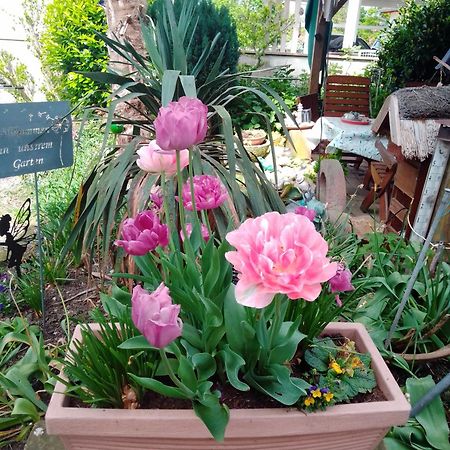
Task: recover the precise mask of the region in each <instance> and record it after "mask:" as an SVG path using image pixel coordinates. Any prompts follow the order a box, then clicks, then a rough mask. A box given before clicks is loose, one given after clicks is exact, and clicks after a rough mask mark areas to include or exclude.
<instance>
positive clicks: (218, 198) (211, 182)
mask: <svg viewBox="0 0 450 450" xmlns="http://www.w3.org/2000/svg"><path fill="white" fill-rule="evenodd" d="M193 183H194V199H195V209H196V210H197V211H201V210H202V209H214V208H218V207H219V206H220V205H221V204H222V203H223V202H224V201H225V200H226V199H227V198H228V192H227V190H226V189H225V187H224V185H223V184H222V183H221V181H220V180H219V179H218V178H217V177H212V176H211V175H196V176H195V177H194V178H193ZM182 197H183V205H184V207H185V208H186V209H187V210H189V211H192V210H193V206H192V195H191V185H190V183H189V181H187V182H186V183H185V184H184V186H183V191H182Z"/></svg>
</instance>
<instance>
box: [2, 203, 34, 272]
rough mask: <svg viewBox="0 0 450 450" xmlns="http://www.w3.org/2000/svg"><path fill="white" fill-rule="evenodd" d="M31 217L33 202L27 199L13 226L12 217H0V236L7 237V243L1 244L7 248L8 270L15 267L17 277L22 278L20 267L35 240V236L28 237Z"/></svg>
mask: <svg viewBox="0 0 450 450" xmlns="http://www.w3.org/2000/svg"><path fill="white" fill-rule="evenodd" d="M30 215H31V200H30V199H29V198H27V199H26V200H25V202H24V203H23V205H22V206H21V207H20V209H19V212H18V213H17V216H16V218H15V219H14V222H13V224H12V226H11V220H12V218H11V216H10V215H9V214H5V215H3V216H1V217H0V236H4V237H5V242H0V245H4V246H6V248H7V252H6V261H7V262H8V268H12V267H15V268H16V271H17V276H18V277H20V276H21V271H20V265H21V264H22V258H23V255H24V253H25V251H26V249H27V246H28V244H29V243H30V242H31V241H32V240H33V239H34V235H28V234H27V233H28V228H29V226H30Z"/></svg>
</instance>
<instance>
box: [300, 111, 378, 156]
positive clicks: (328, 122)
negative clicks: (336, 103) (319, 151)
mask: <svg viewBox="0 0 450 450" xmlns="http://www.w3.org/2000/svg"><path fill="white" fill-rule="evenodd" d="M303 134H304V136H305V137H306V139H307V140H308V142H309V144H310V146H311V149H313V148H315V147H316V146H317V144H318V143H319V142H320V141H321V140H327V141H330V143H329V144H328V146H327V149H326V151H327V153H334V152H336V151H337V150H342V151H343V152H349V153H354V154H355V155H360V156H364V157H365V158H369V159H372V160H375V161H381V155H380V153H379V151H378V150H377V148H376V147H375V141H376V140H377V139H378V136H376V135H375V134H374V133H373V132H372V130H371V123H370V124H369V125H359V124H357V125H353V124H348V123H344V122H342V121H341V118H340V117H321V118H320V119H319V120H318V121H317V122H316V123H315V125H314V127H313V128H311V129H310V130H304V131H303ZM381 142H383V144H384V145H385V146H386V145H387V140H386V139H383V138H382V139H381Z"/></svg>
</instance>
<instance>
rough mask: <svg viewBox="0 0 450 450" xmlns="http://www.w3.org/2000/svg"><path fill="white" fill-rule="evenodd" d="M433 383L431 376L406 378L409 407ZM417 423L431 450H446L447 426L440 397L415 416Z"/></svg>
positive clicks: (432, 385) (431, 386)
mask: <svg viewBox="0 0 450 450" xmlns="http://www.w3.org/2000/svg"><path fill="white" fill-rule="evenodd" d="M434 385H435V383H434V381H433V378H432V377H431V375H428V376H427V377H425V378H418V379H414V378H408V379H407V380H406V389H407V390H408V392H409V395H410V400H411V405H413V406H414V405H415V404H416V403H417V402H418V401H419V400H420V399H421V398H422V397H423V396H424V395H425V394H426V393H427V392H428V391H429V390H430V389H432V388H433V387H434ZM416 420H417V422H419V423H420V425H422V427H423V429H424V431H425V436H426V439H427V441H428V443H429V444H430V445H431V446H432V448H436V449H439V450H448V448H449V446H448V432H449V429H448V425H447V420H446V417H445V411H444V405H443V404H442V400H441V399H440V397H435V398H434V399H433V400H432V401H431V402H430V403H429V404H428V405H427V407H426V408H424V409H422V411H420V413H419V414H417V416H416Z"/></svg>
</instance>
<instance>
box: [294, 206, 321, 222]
mask: <svg viewBox="0 0 450 450" xmlns="http://www.w3.org/2000/svg"><path fill="white" fill-rule="evenodd" d="M294 212H295V214H300V215H301V216H305V217H307V218H308V219H309V220H310V221H311V222H314V219H315V218H316V211H315V210H314V209H312V208H308V207H306V206H299V207H298V208H295V211H294Z"/></svg>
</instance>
